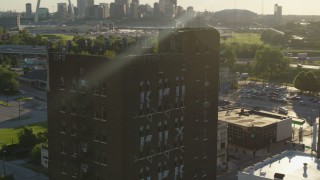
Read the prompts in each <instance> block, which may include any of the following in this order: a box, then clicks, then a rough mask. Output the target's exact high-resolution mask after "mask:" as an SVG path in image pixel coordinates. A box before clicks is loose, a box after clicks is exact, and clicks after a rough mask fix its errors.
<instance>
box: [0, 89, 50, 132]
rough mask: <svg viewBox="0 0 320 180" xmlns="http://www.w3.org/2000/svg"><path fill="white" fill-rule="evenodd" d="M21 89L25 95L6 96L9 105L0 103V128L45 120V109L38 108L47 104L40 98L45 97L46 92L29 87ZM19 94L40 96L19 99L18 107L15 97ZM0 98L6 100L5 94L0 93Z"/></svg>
mask: <svg viewBox="0 0 320 180" xmlns="http://www.w3.org/2000/svg"><path fill="white" fill-rule="evenodd" d="M23 90H25V92H26V94H25V95H15V96H8V103H9V104H10V105H11V106H10V107H6V106H1V105H0V128H14V127H19V126H23V125H27V124H33V123H38V122H43V121H46V120H47V110H46V109H44V110H39V109H38V108H39V107H40V106H44V107H46V106H47V103H46V101H44V100H42V99H46V92H43V91H39V90H31V89H30V88H23ZM21 96H27V97H34V96H37V97H41V98H40V99H39V98H34V99H32V100H28V101H21V102H20V107H19V103H18V102H17V101H16V100H15V99H16V98H18V97H21ZM0 99H1V100H2V101H4V102H6V101H7V96H5V95H0ZM19 110H20V111H19ZM19 112H20V120H19Z"/></svg>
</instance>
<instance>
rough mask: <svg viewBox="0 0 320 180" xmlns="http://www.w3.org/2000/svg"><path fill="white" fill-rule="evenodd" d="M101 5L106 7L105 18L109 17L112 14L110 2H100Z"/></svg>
mask: <svg viewBox="0 0 320 180" xmlns="http://www.w3.org/2000/svg"><path fill="white" fill-rule="evenodd" d="M99 5H100V6H103V8H104V17H103V18H106V17H109V16H110V8H109V4H108V3H100V4H99Z"/></svg>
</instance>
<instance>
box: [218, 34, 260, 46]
mask: <svg viewBox="0 0 320 180" xmlns="http://www.w3.org/2000/svg"><path fill="white" fill-rule="evenodd" d="M260 37H261V34H259V33H233V34H232V37H231V38H228V39H226V40H223V41H222V42H225V43H233V42H237V43H248V44H262V41H261V40H260Z"/></svg>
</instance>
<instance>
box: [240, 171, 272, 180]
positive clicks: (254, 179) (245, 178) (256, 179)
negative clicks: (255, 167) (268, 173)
mask: <svg viewBox="0 0 320 180" xmlns="http://www.w3.org/2000/svg"><path fill="white" fill-rule="evenodd" d="M264 179H268V178H265V177H260V176H255V175H253V174H248V173H245V172H241V171H238V180H264Z"/></svg>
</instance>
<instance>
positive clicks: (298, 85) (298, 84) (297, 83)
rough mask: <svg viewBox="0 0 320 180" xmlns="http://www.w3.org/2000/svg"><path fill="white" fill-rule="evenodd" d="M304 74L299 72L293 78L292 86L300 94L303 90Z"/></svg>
mask: <svg viewBox="0 0 320 180" xmlns="http://www.w3.org/2000/svg"><path fill="white" fill-rule="evenodd" d="M305 74H306V73H305V72H304V71H302V72H300V73H299V74H298V75H297V76H296V77H295V78H294V81H293V85H294V87H295V88H297V89H299V90H300V91H301V92H303V90H304V83H303V82H304V76H305Z"/></svg>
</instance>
